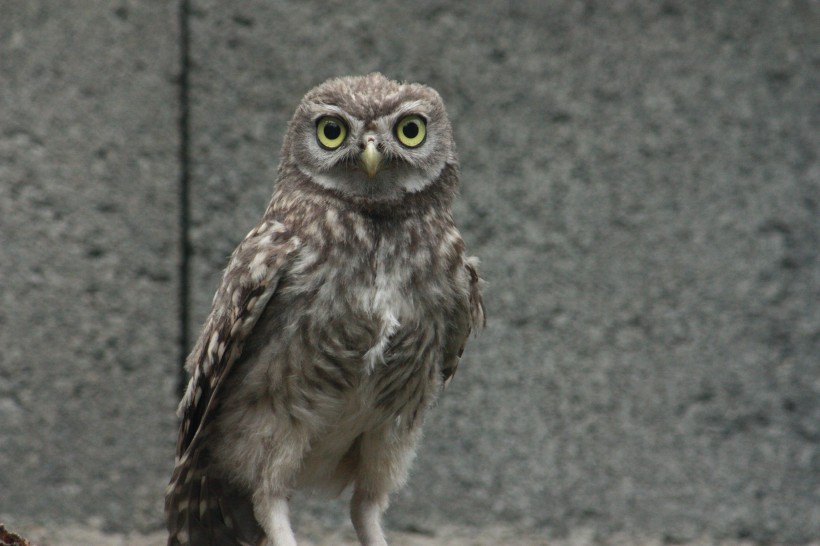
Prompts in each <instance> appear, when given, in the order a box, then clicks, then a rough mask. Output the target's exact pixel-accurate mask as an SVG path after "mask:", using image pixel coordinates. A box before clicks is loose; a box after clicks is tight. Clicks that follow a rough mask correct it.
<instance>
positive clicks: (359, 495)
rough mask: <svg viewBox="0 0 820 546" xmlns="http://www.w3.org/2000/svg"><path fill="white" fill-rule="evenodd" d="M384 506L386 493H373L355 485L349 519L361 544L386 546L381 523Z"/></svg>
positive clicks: (385, 506) (363, 545)
mask: <svg viewBox="0 0 820 546" xmlns="http://www.w3.org/2000/svg"><path fill="white" fill-rule="evenodd" d="M386 508H387V494H381V495H373V494H372V493H369V492H367V491H365V490H363V489H361V488H360V487H359V486H358V485H357V486H356V488H355V490H354V491H353V499H352V500H351V501H350V520H351V521H352V522H353V528H354V529H356V536H358V537H359V542H360V543H361V544H362V546H387V540H386V539H385V538H384V531H382V524H381V517H382V512H384V510H385V509H386Z"/></svg>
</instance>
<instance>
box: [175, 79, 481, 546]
mask: <svg viewBox="0 0 820 546" xmlns="http://www.w3.org/2000/svg"><path fill="white" fill-rule="evenodd" d="M458 185H459V171H458V161H457V158H456V150H455V146H454V143H453V135H452V129H451V126H450V122H449V121H448V118H447V114H446V112H445V109H444V104H443V103H442V100H441V98H440V97H439V95H438V93H436V92H435V91H434V90H433V89H431V88H429V87H426V86H424V85H420V84H410V83H398V82H395V81H391V80H389V79H387V78H385V77H384V76H382V75H381V74H378V73H374V74H370V75H367V76H359V77H347V78H338V79H332V80H329V81H327V82H325V83H323V84H322V85H320V86H318V87H316V88H315V89H313V90H311V91H310V92H308V93H307V95H305V97H304V98H303V100H302V102H301V104H300V105H299V107H298V108H297V110H296V113H295V114H294V116H293V119H292V120H291V121H290V124H289V125H288V131H287V134H286V135H285V139H284V144H283V147H282V160H281V163H280V165H279V170H278V175H277V180H276V183H275V186H274V192H273V196H272V198H271V201H270V204H269V205H268V208H267V210H266V211H265V213H264V215H263V217H262V219H261V221H260V222H259V223H258V224H257V225H256V227H254V228H253V229H252V230H251V231H250V233H248V235H247V236H246V237H245V238H244V240H243V241H242V242H241V243H240V244H239V246H238V247H237V248H236V250H235V251H234V252H233V254H232V255H231V258H230V261H229V264H228V266H227V268H226V270H225V272H224V275H223V277H222V281H221V284H220V286H219V289H218V291H217V292H216V295H215V296H214V300H213V307H212V309H211V312H210V315H209V316H208V318H207V321H206V323H205V326H204V328H203V330H202V333H201V335H200V337H199V339H198V341H197V343H196V345H195V347H194V349H193V351H192V352H191V354H190V356H189V357H188V361H187V366H186V367H187V369H188V372H189V373H190V375H191V378H190V382H189V384H188V388H187V390H186V392H185V395H184V397H183V399H182V401H181V403H180V409H179V413H180V417H181V419H182V422H181V426H180V430H179V437H178V443H177V457H176V465H175V468H174V472H173V475H172V477H171V482H170V484H169V486H168V491H167V495H166V499H165V511H166V519H167V524H168V529H169V539H168V544H169V546H182V545H194V546H205V545H208V546H216V545H218V546H239V545H243V546H249V545H250V546H262V545H270V546H292V545H295V544H296V540H295V538H294V534H293V531H292V529H291V525H290V521H289V513H288V500H289V498H290V496H291V495H292V494H293V493H294V492H295V491H297V490H307V491H310V492H320V493H327V494H330V495H338V494H340V493H341V492H342V491H343V490H344V489H345V488H347V487H349V486H352V498H351V502H350V517H351V520H352V522H353V527H354V528H355V531H356V534H357V536H358V538H359V541H360V542H361V544H363V545H366V546H383V545H386V544H387V543H386V541H385V538H384V533H383V531H382V527H381V522H380V520H381V516H382V513H383V512H384V510H385V509H386V508H387V504H388V496H389V495H390V493H391V492H393V491H395V490H396V489H398V488H399V487H401V486H402V485H403V484H404V482H405V480H406V477H407V472H408V468H409V466H410V463H411V461H412V459H413V457H414V454H415V450H416V445H417V443H418V440H419V436H420V431H421V426H422V422H423V420H424V416H425V413H426V412H427V410H428V409H429V408H430V406H431V404H432V403H433V402H434V400H435V399H436V397H437V395H438V394H439V393H440V392H441V391H442V389H443V387H444V386H445V385H446V384H447V383H448V382H449V380H450V379H451V378H452V376H453V374H454V373H455V371H456V367H457V366H458V362H459V359H460V358H461V355H462V351H463V350H464V345H465V342H466V340H467V337H468V335H469V334H470V332H471V331H473V330H476V329H477V328H478V327H481V326H483V325H484V321H485V318H484V306H483V303H482V298H481V284H482V281H481V279H480V278H479V274H478V272H477V260H476V259H475V258H469V257H467V256H466V255H465V246H464V241H463V239H462V237H461V235H460V234H459V232H458V230H457V229H456V226H455V224H454V221H453V216H452V212H451V205H452V202H453V199H454V197H455V196H456V193H457V190H458Z"/></svg>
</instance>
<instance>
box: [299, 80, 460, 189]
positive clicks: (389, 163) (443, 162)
mask: <svg viewBox="0 0 820 546" xmlns="http://www.w3.org/2000/svg"><path fill="white" fill-rule="evenodd" d="M283 161H285V162H288V163H290V164H291V166H293V167H295V168H297V169H298V170H299V171H300V172H301V173H302V174H303V175H304V176H306V177H307V178H308V179H309V180H310V181H311V182H312V183H314V184H317V185H319V186H321V187H323V188H325V189H328V190H333V191H334V192H337V193H339V194H341V195H342V196H347V197H350V198H359V199H361V198H365V199H368V200H377V201H378V200H391V201H392V200H395V199H400V198H401V197H402V196H404V195H407V194H413V193H418V192H422V191H424V190H425V189H426V188H428V187H430V186H432V185H434V184H435V183H436V181H437V180H438V179H439V177H440V175H441V173H442V171H443V170H444V169H445V167H446V166H447V165H451V166H453V167H455V165H456V164H457V160H456V156H455V148H454V145H453V136H452V129H451V127H450V122H449V120H448V119H447V114H446V112H445V110H444V104H443V102H442V100H441V97H440V96H439V94H438V93H437V92H436V91H434V90H433V89H431V88H429V87H427V86H424V85H420V84H415V83H399V82H395V81H391V80H389V79H387V78H386V77H384V76H383V75H381V74H379V73H373V74H369V75H367V76H358V77H346V78H337V79H332V80H328V81H326V82H325V83H323V84H321V85H319V86H318V87H316V88H314V89H313V90H311V91H309V92H308V93H307V95H305V97H304V98H303V99H302V102H301V104H300V105H299V107H298V108H297V110H296V113H295V115H294V117H293V119H292V120H291V122H290V125H289V126H288V134H287V136H286V138H285V143H284V147H283Z"/></svg>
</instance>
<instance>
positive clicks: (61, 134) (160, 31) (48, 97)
mask: <svg viewBox="0 0 820 546" xmlns="http://www.w3.org/2000/svg"><path fill="white" fill-rule="evenodd" d="M0 13H2V16H0V82H1V83H0V519H2V518H3V515H7V516H18V517H27V518H30V519H33V520H43V519H52V518H55V519H59V520H71V521H85V520H86V519H87V518H89V517H96V518H104V519H105V520H106V521H107V522H108V523H109V525H111V526H115V527H125V528H131V527H134V526H138V527H143V526H155V525H156V521H157V517H158V516H157V514H158V511H159V510H161V506H162V504H161V499H160V498H159V497H161V495H162V492H163V490H164V486H165V483H167V477H166V474H167V468H168V465H169V464H172V462H173V456H172V454H171V453H170V452H169V446H171V444H172V442H173V427H174V422H175V418H174V416H173V408H174V401H173V396H174V392H175V384H174V375H173V374H174V368H175V367H176V366H177V364H178V361H179V357H178V356H177V354H178V341H177V337H178V322H179V321H178V318H177V315H178V313H177V309H176V303H177V292H178V290H177V285H178V282H179V281H178V279H177V278H176V271H177V269H178V267H177V248H176V247H177V242H178V239H179V231H178V225H179V219H178V214H177V209H178V206H177V202H178V193H177V192H178V188H177V180H178V178H179V177H178V172H179V165H178V162H177V155H178V154H177V149H178V145H177V142H178V136H177V131H176V125H177V123H176V118H177V104H176V95H177V93H176V84H175V77H176V74H177V72H178V66H177V65H178V63H177V59H178V45H177V39H176V30H175V29H176V23H175V20H174V17H175V10H174V9H173V8H171V9H169V7H168V6H163V5H161V4H160V3H153V4H152V5H142V4H141V5H137V4H133V5H131V4H126V3H118V4H117V5H112V4H111V3H109V2H102V1H100V2H38V1H32V2H11V1H3V2H0Z"/></svg>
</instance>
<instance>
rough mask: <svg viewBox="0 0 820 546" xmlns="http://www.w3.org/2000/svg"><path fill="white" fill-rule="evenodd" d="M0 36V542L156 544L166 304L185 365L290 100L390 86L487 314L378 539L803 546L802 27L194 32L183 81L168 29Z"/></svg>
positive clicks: (247, 6) (777, 8)
mask: <svg viewBox="0 0 820 546" xmlns="http://www.w3.org/2000/svg"><path fill="white" fill-rule="evenodd" d="M0 8H2V9H0V12H3V14H4V17H3V18H2V20H0V68H1V69H2V80H3V84H2V85H0V99H2V102H0V109H2V110H1V112H2V115H1V116H0V192H2V193H0V207H2V215H0V237H1V238H2V239H0V241H1V242H2V244H0V298H2V300H0V301H2V306H1V307H0V349H2V350H0V435H2V436H0V491H2V493H0V514H7V515H10V516H11V517H22V516H26V517H29V518H34V519H37V518H51V519H55V518H56V519H59V520H67V521H78V520H79V521H84V520H86V519H87V518H89V517H92V518H100V517H101V518H102V520H103V521H104V522H105V523H106V525H108V526H110V527H112V528H120V529H130V528H135V527H136V528H152V527H156V526H159V525H160V523H159V518H160V512H159V506H160V502H159V496H161V494H162V486H163V484H164V482H165V480H166V479H167V475H168V472H169V471H170V461H171V452H172V450H173V436H174V430H173V429H174V425H175V423H174V418H173V415H172V410H173V406H174V405H175V399H174V398H175V394H174V382H175V379H176V366H177V365H178V360H179V353H180V350H181V349H180V347H179V345H180V340H181V339H184V336H183V332H182V325H181V319H180V317H181V316H182V315H181V310H180V308H179V306H178V305H177V303H178V302H179V301H180V297H179V293H180V290H185V289H187V290H188V293H189V295H190V305H189V307H188V311H189V322H190V326H189V327H190V330H191V334H192V335H195V334H196V329H197V328H198V325H199V324H200V323H201V322H202V321H203V320H204V318H205V315H206V313H207V310H208V306H209V303H210V299H211V296H212V294H213V291H214V289H215V287H216V283H217V282H218V278H219V272H220V270H221V268H222V267H224V265H225V260H226V258H227V256H228V254H229V253H230V252H231V250H232V249H233V247H234V245H235V244H236V243H237V242H238V241H239V240H240V239H241V237H242V236H243V235H244V234H245V233H246V232H247V231H248V229H250V227H252V226H253V225H254V223H255V222H256V220H257V218H258V217H259V216H260V215H261V213H262V211H263V210H264V208H265V206H266V204H267V201H268V198H269V196H270V191H271V184H272V181H273V177H274V174H275V169H276V165H277V162H278V155H279V146H280V145H281V137H282V135H283V133H284V130H285V123H286V121H287V120H288V119H289V118H290V116H291V115H292V112H293V109H294V108H295V106H296V104H297V103H298V101H299V99H300V97H301V95H302V94H303V93H304V92H305V91H306V90H307V89H309V88H310V87H312V86H313V85H315V84H317V83H319V82H321V81H322V80H324V79H325V78H327V77H330V76H334V75H340V74H351V73H364V72H368V71H371V70H381V71H383V72H385V73H386V74H387V75H389V76H391V77H394V78H399V79H408V80H419V81H424V82H426V83H428V84H430V85H432V86H434V87H436V88H437V89H438V90H439V91H440V92H441V93H442V95H443V96H444V98H445V101H446V102H447V104H448V108H449V111H450V114H451V118H452V120H453V124H454V126H455V131H456V138H457V139H458V145H459V150H460V154H461V159H462V165H463V190H462V199H461V201H460V203H459V206H458V210H457V215H458V218H459V221H460V223H461V225H462V226H463V231H464V234H465V238H466V239H467V242H468V245H469V247H470V249H471V251H472V252H473V253H475V254H477V255H479V256H480V257H482V259H483V263H484V267H483V271H484V273H485V275H486V277H487V278H488V280H489V283H490V284H489V286H488V288H487V296H486V303H487V308H488V312H489V316H490V326H489V329H488V330H487V331H486V332H484V333H483V335H482V336H481V337H480V338H478V339H476V340H474V342H473V343H472V344H471V345H470V346H469V348H468V352H467V355H466V361H465V362H464V365H463V367H462V368H461V369H460V371H459V374H458V376H457V378H456V381H455V382H454V383H453V384H452V386H451V388H450V389H449V391H448V392H447V393H446V395H445V397H444V398H443V400H442V402H441V403H440V404H439V407H438V408H437V409H436V411H435V412H434V414H433V416H432V417H431V418H430V420H429V422H428V425H427V428H426V436H425V440H424V445H423V447H422V450H421V453H420V455H419V457H418V460H417V463H416V465H415V468H414V471H413V474H412V477H411V481H410V485H409V486H408V487H407V489H405V490H404V491H403V492H402V493H401V494H399V495H397V497H396V499H395V501H394V503H393V506H392V508H391V510H390V512H389V518H388V519H389V523H390V525H391V526H392V527H394V528H411V529H413V528H414V529H420V530H431V529H435V528H436V527H438V526H440V525H442V524H444V523H449V524H458V525H467V526H476V527H478V526H482V525H495V524H505V525H513V526H521V527H524V528H530V529H535V530H540V532H544V533H550V534H562V533H568V532H572V531H574V530H577V529H582V528H586V529H593V530H594V531H595V532H596V533H598V534H599V536H601V537H605V536H607V535H608V534H609V533H612V532H619V531H620V532H626V533H631V534H636V535H639V534H642V535H648V536H656V537H660V538H663V539H666V540H669V541H683V540H689V539H692V538H694V537H696V536H700V535H706V536H715V537H737V538H749V539H752V540H756V541H784V542H794V543H800V542H806V541H808V540H810V539H812V538H817V537H818V536H820V306H819V305H818V304H817V302H818V301H820V258H818V249H819V248H820V214H819V213H818V205H820V168H819V167H818V161H817V149H818V135H817V123H818V107H820V101H819V100H818V94H817V89H818V88H820V81H818V80H819V79H820V78H818V69H817V68H818V65H817V62H818V59H817V56H816V55H817V53H816V52H817V46H818V40H817V35H816V29H817V21H818V18H820V11H819V10H818V4H817V2H816V1H812V0H805V1H778V2H770V1H764V0H760V1H748V0H747V1H743V2H720V3H718V2H706V1H703V2H700V1H698V2H676V1H673V0H668V1H664V2H656V1H650V0H645V1H634V2H618V3H614V2H612V3H606V2H570V1H562V2H559V1H555V2H501V1H483V2H475V3H468V2H460V3H455V2H454V3H452V5H446V4H442V3H437V2H415V3H409V2H398V1H386V2H380V3H372V2H364V1H363V0H362V1H351V2H345V3H330V4H328V3H327V2H318V1H310V2H300V3H287V4H286V3H284V2H278V1H276V2H275V1H270V0H249V1H247V2H244V3H241V4H239V3H226V2H217V1H215V0H191V1H190V5H189V8H190V9H189V10H188V12H187V13H186V14H185V18H184V23H185V24H186V25H187V28H188V29H189V31H190V33H189V37H190V42H189V44H188V45H189V48H188V51H189V58H188V59H187V61H186V62H184V63H182V64H180V62H179V59H180V50H181V47H182V44H181V40H180V32H179V29H180V25H179V23H180V21H179V20H178V19H177V15H178V11H177V10H178V8H179V6H178V5H177V3H175V2H174V3H172V2H144V3H136V2H117V3H106V2H94V3H92V2H86V3H66V2H25V3H24V2H11V1H3V2H2V3H0ZM7 13H11V14H13V15H12V16H10V17H7V16H6V14H7ZM812 32H813V33H814V34H812ZM183 37H185V35H184V34H183ZM180 71H184V72H185V76H186V79H185V81H187V82H188V88H187V93H186V94H185V97H182V98H181V97H180V96H179V93H178V91H179V89H178V87H177V79H176V76H177V75H178V73H179V72H180ZM185 108H187V111H188V112H189V113H190V119H189V125H188V132H187V136H188V140H187V141H185V142H182V141H181V138H182V137H181V134H183V133H181V131H180V130H179V126H178V123H177V121H178V114H179V112H180V111H181V110H183V109H185ZM183 144H185V145H187V149H188V151H189V154H188V160H187V163H183V161H182V159H181V158H182V157H184V156H185V154H180V153H179V152H180V147H181V146H182V145H183ZM182 172H185V173H187V177H182V176H181V173H182ZM183 178H185V179H186V180H187V191H188V193H189V198H190V201H189V203H190V209H189V214H190V217H189V222H188V225H187V226H186V232H187V237H188V238H189V240H190V245H191V246H190V254H189V256H188V261H187V262H186V264H185V267H180V263H179V260H180V259H181V257H182V256H183V254H182V253H181V252H180V245H179V240H180V233H179V226H180V225H181V223H182V222H181V220H180V215H181V214H183V213H184V212H185V211H184V210H183V209H181V208H180V202H179V191H180V187H181V184H182V182H181V180H182V179H183ZM186 270H187V271H188V276H187V278H183V276H182V274H181V272H184V271H186ZM186 287H187V288H186ZM192 341H193V340H192V339H188V341H187V342H188V344H190V343H192ZM9 492H12V493H9ZM296 504H297V506H296V511H297V513H300V514H302V515H301V516H299V518H301V519H300V521H307V520H308V519H311V520H312V519H313V518H314V517H315V516H319V517H320V519H321V520H322V521H325V522H326V523H327V524H334V523H335V522H338V521H341V520H342V519H344V517H345V511H344V508H343V507H342V505H341V503H340V502H336V503H331V504H330V508H329V509H328V508H326V503H323V502H316V501H310V500H301V499H298V500H297V502H296ZM305 514H310V516H306V515H305Z"/></svg>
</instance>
